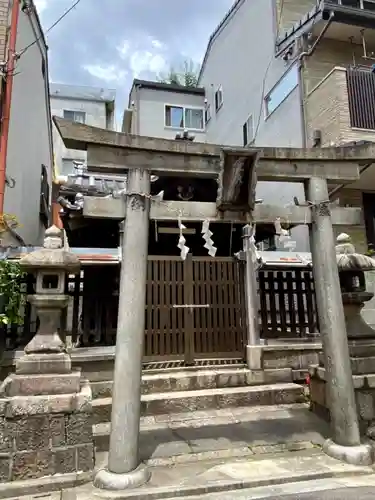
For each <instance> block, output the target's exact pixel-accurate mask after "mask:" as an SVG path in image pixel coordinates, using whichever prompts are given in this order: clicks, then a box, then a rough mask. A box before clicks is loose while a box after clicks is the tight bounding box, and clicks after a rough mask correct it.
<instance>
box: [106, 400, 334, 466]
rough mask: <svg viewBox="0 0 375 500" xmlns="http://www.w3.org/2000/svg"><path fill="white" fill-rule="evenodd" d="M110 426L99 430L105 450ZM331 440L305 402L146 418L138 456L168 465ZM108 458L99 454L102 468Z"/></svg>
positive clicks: (237, 456) (244, 455) (273, 451)
mask: <svg viewBox="0 0 375 500" xmlns="http://www.w3.org/2000/svg"><path fill="white" fill-rule="evenodd" d="M109 427H110V424H101V425H99V426H96V432H97V443H98V444H101V445H102V449H104V448H106V449H108V436H109ZM329 436H330V429H329V426H328V425H327V424H326V423H325V422H323V421H322V420H321V419H319V418H318V417H316V416H315V415H313V414H312V413H311V412H310V411H308V409H307V405H304V404H294V405H278V406H264V407H253V408H232V409H231V408H228V409H221V410H210V411H194V412H190V413H177V414H169V415H159V416H157V417H145V418H143V419H142V423H141V435H140V453H141V459H142V460H143V461H144V462H147V463H148V464H149V465H151V466H168V465H170V464H174V463H183V462H187V461H188V462H195V461H198V460H207V459H214V458H218V459H232V458H240V457H248V456H253V455H263V454H266V453H277V452H283V451H297V450H303V449H308V448H315V447H316V446H321V445H322V444H323V442H324V441H325V439H326V438H327V437H329ZM106 460H107V454H106V453H104V454H103V453H98V454H97V464H98V465H99V466H101V465H102V464H105V462H106Z"/></svg>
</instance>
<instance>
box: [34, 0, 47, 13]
mask: <svg viewBox="0 0 375 500" xmlns="http://www.w3.org/2000/svg"><path fill="white" fill-rule="evenodd" d="M34 4H35V7H36V10H37V12H38V14H41V13H42V12H43V11H44V10H45V9H46V7H47V0H34Z"/></svg>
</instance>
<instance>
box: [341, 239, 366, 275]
mask: <svg viewBox="0 0 375 500" xmlns="http://www.w3.org/2000/svg"><path fill="white" fill-rule="evenodd" d="M336 241H337V243H338V244H337V245H336V260H337V266H338V268H339V271H372V270H374V269H375V259H373V258H372V257H369V256H368V255H364V254H361V253H357V252H356V251H355V246H354V245H353V243H352V239H351V237H350V236H349V235H348V234H346V233H341V234H339V235H338V237H337V238H336Z"/></svg>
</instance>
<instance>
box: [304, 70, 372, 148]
mask: <svg viewBox="0 0 375 500" xmlns="http://www.w3.org/2000/svg"><path fill="white" fill-rule="evenodd" d="M305 109H306V123H307V135H308V144H311V143H312V136H313V132H314V130H316V129H318V130H321V132H322V144H323V146H329V145H330V144H331V143H332V144H334V145H341V144H345V143H347V142H351V141H361V140H365V141H375V130H360V129H355V128H352V127H351V125H350V113H349V97H348V87H347V84H346V70H345V68H342V67H335V68H333V69H332V70H331V71H330V72H329V73H328V74H327V75H326V76H325V77H324V78H323V79H322V80H321V81H320V82H319V83H318V84H317V85H316V86H315V87H314V88H313V89H312V90H311V92H310V93H309V94H308V95H307V96H306V105H305Z"/></svg>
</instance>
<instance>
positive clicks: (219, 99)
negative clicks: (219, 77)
mask: <svg viewBox="0 0 375 500" xmlns="http://www.w3.org/2000/svg"><path fill="white" fill-rule="evenodd" d="M222 105H223V87H222V86H221V85H220V87H219V88H218V89H217V91H216V92H215V111H216V112H218V111H219V109H220V108H221V106H222Z"/></svg>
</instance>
